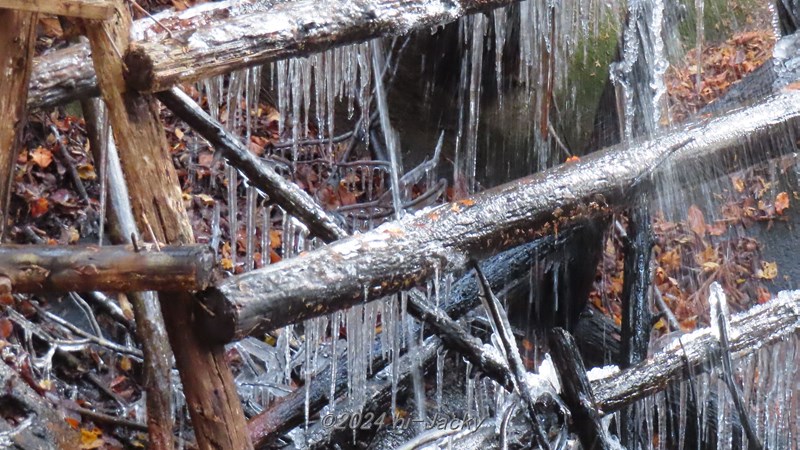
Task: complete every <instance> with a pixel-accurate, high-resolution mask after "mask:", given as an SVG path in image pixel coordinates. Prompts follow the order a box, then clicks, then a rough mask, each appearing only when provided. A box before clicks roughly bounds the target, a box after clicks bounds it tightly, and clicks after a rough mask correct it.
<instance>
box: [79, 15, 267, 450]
mask: <svg viewBox="0 0 800 450" xmlns="http://www.w3.org/2000/svg"><path fill="white" fill-rule="evenodd" d="M115 5H116V6H117V8H118V11H119V14H117V15H116V16H115V18H114V20H113V21H109V22H93V21H87V24H86V25H87V26H86V31H87V33H88V35H89V40H90V42H91V44H92V59H93V62H94V66H95V69H96V71H97V75H98V81H99V84H100V86H101V88H102V94H103V99H104V100H105V102H106V105H107V106H108V110H109V117H110V120H111V125H112V127H113V131H114V137H115V142H116V144H117V146H118V150H119V154H120V160H121V162H122V170H123V172H124V173H125V176H126V178H127V180H128V188H129V191H130V194H131V198H132V199H133V202H132V203H133V205H132V206H133V211H134V218H135V219H136V220H137V222H138V225H139V228H140V229H142V230H148V229H152V232H153V234H154V237H155V239H158V240H159V241H163V242H166V243H168V244H183V245H187V244H192V243H193V242H194V237H193V235H192V228H191V224H190V223H189V217H188V215H187V214H186V210H185V208H184V205H183V200H182V198H181V191H180V184H179V182H178V177H177V174H176V173H175V168H174V166H173V164H172V160H171V158H170V152H169V146H168V144H167V142H166V137H165V134H164V129H163V127H162V125H161V122H160V119H159V113H158V107H157V104H156V103H155V99H153V98H152V97H149V96H142V95H138V94H136V93H131V92H127V93H126V92H125V88H126V86H125V81H124V79H123V62H122V60H121V59H120V56H121V55H120V51H124V49H125V48H127V46H128V45H129V40H130V39H129V36H130V35H129V33H130V15H129V14H128V12H127V5H125V4H124V3H123V2H122V0H116V2H115ZM137 181H138V182H137ZM159 298H160V300H161V308H162V312H163V314H164V319H165V322H166V325H167V332H168V334H169V338H170V341H171V343H172V348H173V349H175V359H176V363H177V366H178V371H179V373H180V376H181V381H182V383H183V388H184V394H185V396H186V402H187V405H188V409H189V413H190V415H191V418H192V425H193V426H194V430H195V436H196V437H197V441H198V446H199V447H200V448H201V449H237V450H238V449H245V450H246V449H249V448H252V444H251V443H250V440H249V439H248V437H247V434H246V432H245V429H246V422H245V419H244V414H243V413H242V409H241V404H240V402H239V397H238V395H237V393H236V388H235V384H234V382H233V376H232V375H231V372H230V369H229V368H228V366H227V364H226V361H225V353H224V348H223V347H222V346H206V345H203V344H201V343H200V342H199V340H198V339H197V336H196V335H195V333H194V332H193V331H192V330H193V328H192V327H191V324H190V314H191V303H192V296H191V294H189V293H166V292H162V293H161V294H160V295H159Z"/></svg>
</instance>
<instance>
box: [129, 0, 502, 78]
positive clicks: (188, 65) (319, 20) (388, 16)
mask: <svg viewBox="0 0 800 450" xmlns="http://www.w3.org/2000/svg"><path fill="white" fill-rule="evenodd" d="M513 2H514V0H492V1H487V0H426V1H408V0H360V1H353V0H323V1H320V0H297V1H291V2H279V3H276V4H274V6H273V7H272V8H270V9H269V10H267V11H263V12H258V13H254V14H246V15H242V16H237V17H231V18H229V19H227V20H224V21H219V22H217V23H216V24H214V26H211V27H200V28H195V29H192V30H187V31H185V32H182V33H180V35H175V36H174V37H173V38H169V39H163V40H153V41H147V42H136V43H133V44H132V45H131V48H130V49H129V51H128V54H127V56H126V58H125V62H126V64H127V65H128V68H129V69H130V74H129V77H128V83H129V85H130V86H131V87H132V88H134V89H137V90H139V91H143V92H160V91H164V90H166V89H169V88H170V87H172V86H174V85H176V84H178V83H185V82H193V81H197V80H201V79H203V78H208V77H210V76H214V75H220V74H224V73H228V72H231V71H234V70H237V69H242V68H245V67H252V66H255V65H260V64H264V63H266V62H269V61H274V60H276V59H283V58H289V57H294V56H304V55H308V54H311V53H314V52H319V51H323V50H327V49H329V48H332V47H336V46H341V45H346V44H352V43H355V42H363V41H366V40H368V39H371V38H374V37H379V36H390V35H401V34H405V33H408V32H409V31H411V30H413V29H416V28H430V27H435V26H438V25H441V24H444V23H448V22H452V21H454V20H456V19H458V18H459V17H461V16H463V15H465V14H470V13H473V12H478V11H482V10H487V9H490V8H496V7H500V6H503V5H507V4H509V3H513Z"/></svg>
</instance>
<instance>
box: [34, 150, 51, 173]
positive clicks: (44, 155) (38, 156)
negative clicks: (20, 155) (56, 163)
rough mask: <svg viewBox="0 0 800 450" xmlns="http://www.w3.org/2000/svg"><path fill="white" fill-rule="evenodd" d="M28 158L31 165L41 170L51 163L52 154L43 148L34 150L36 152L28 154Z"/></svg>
mask: <svg viewBox="0 0 800 450" xmlns="http://www.w3.org/2000/svg"><path fill="white" fill-rule="evenodd" d="M30 157H31V160H32V161H33V163H34V164H36V165H37V166H39V167H41V168H42V169H45V168H47V166H49V165H50V163H51V162H53V152H51V151H50V150H48V149H46V148H44V147H38V148H36V150H34V151H32V152H31V153H30Z"/></svg>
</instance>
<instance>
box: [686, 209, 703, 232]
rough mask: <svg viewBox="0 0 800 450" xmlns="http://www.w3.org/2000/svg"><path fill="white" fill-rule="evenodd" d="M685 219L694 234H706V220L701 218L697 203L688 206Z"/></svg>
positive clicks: (701, 214) (701, 213)
mask: <svg viewBox="0 0 800 450" xmlns="http://www.w3.org/2000/svg"><path fill="white" fill-rule="evenodd" d="M687 221H688V222H689V228H690V229H691V230H692V231H694V232H695V234H697V235H698V236H705V235H706V220H705V218H703V212H702V211H700V208H698V207H697V205H692V206H690V207H689V212H688V214H687Z"/></svg>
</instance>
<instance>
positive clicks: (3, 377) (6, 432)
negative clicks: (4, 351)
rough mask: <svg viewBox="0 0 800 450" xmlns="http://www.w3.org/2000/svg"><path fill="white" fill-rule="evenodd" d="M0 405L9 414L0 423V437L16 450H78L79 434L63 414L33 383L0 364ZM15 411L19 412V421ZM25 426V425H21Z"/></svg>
mask: <svg viewBox="0 0 800 450" xmlns="http://www.w3.org/2000/svg"><path fill="white" fill-rule="evenodd" d="M0 383H2V385H3V404H4V406H5V408H7V409H8V413H7V414H5V415H4V417H3V419H1V420H0V434H2V435H3V440H4V441H5V440H6V439H8V440H9V442H10V444H11V445H10V446H9V447H5V444H4V446H3V447H4V448H14V449H19V450H72V449H76V448H80V445H81V435H80V432H78V431H76V430H73V429H72V428H71V427H70V426H69V424H68V423H67V422H66V421H65V420H64V417H63V416H62V414H61V413H60V412H59V411H58V409H57V408H56V407H54V405H53V404H52V403H51V402H50V401H48V400H47V399H46V398H45V396H44V395H43V392H42V391H38V390H37V389H41V388H40V387H39V386H38V385H37V384H36V381H34V380H32V379H26V377H23V376H22V375H20V374H19V373H17V372H16V371H15V370H14V369H12V368H11V367H9V366H8V365H7V364H6V363H5V362H0ZM17 411H22V412H23V415H22V417H20V416H19V415H18V413H17ZM25 423H27V424H28V425H24V424H25Z"/></svg>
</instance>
